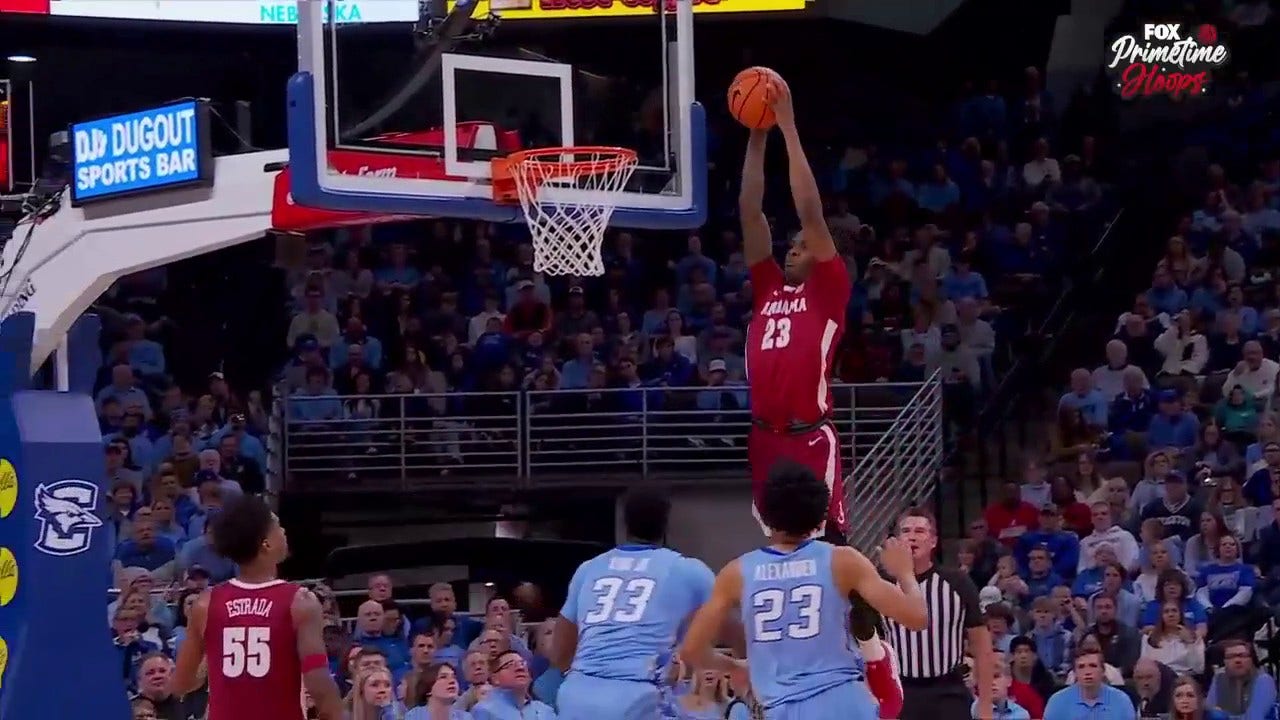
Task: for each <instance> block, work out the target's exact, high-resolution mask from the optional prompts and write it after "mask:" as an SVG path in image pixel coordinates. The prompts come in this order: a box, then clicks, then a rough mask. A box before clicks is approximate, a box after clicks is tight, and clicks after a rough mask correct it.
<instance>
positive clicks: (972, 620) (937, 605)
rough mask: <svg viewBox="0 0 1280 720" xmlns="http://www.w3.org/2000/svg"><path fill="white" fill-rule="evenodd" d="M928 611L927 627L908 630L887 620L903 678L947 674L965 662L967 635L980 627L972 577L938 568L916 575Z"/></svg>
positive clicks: (980, 618) (951, 569) (980, 616)
mask: <svg viewBox="0 0 1280 720" xmlns="http://www.w3.org/2000/svg"><path fill="white" fill-rule="evenodd" d="M916 582H918V583H919V584H920V591H921V594H923V595H924V601H925V606H926V607H927V608H928V611H929V619H928V623H929V624H928V627H926V628H925V629H924V630H918V631H916V630H908V629H907V628H905V627H903V626H902V625H900V624H898V623H897V622H895V621H893V620H889V619H887V618H886V620H885V624H886V625H887V626H888V627H887V630H888V633H889V637H888V640H889V642H890V643H891V644H892V645H893V647H894V650H895V651H896V652H897V655H898V662H899V664H900V665H901V671H902V677H904V678H907V679H911V680H925V679H929V678H936V677H940V676H942V675H946V674H947V673H950V672H951V671H953V670H955V668H956V666H957V665H959V664H960V663H961V662H962V661H963V660H964V648H965V634H966V631H967V630H969V629H970V628H975V627H981V626H982V624H983V619H982V611H981V610H979V609H978V588H977V587H976V586H975V585H974V584H973V581H972V580H970V579H969V575H968V574H967V573H965V572H963V571H961V570H956V569H953V568H940V567H937V566H936V565H935V566H934V567H931V568H929V569H928V570H927V571H925V572H924V574H922V575H917V576H916Z"/></svg>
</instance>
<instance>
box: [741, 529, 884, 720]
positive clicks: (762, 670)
mask: <svg viewBox="0 0 1280 720" xmlns="http://www.w3.org/2000/svg"><path fill="white" fill-rule="evenodd" d="M834 551H835V548H834V547H833V546H831V545H829V544H828V543H825V542H821V541H816V540H814V541H809V542H807V543H804V544H803V545H800V546H799V547H797V548H796V549H795V550H792V551H791V552H783V551H781V550H778V549H776V548H772V547H765V548H761V549H759V550H754V551H752V552H749V553H747V554H746V555H743V556H742V558H741V560H740V564H741V568H742V626H743V627H744V628H745V629H746V635H747V659H748V665H749V666H750V673H751V688H752V690H753V691H754V692H755V695H756V697H757V698H759V700H760V703H761V704H762V705H764V707H765V708H767V709H772V708H776V707H778V706H780V705H784V704H787V703H794V702H799V701H802V700H806V699H808V698H811V697H813V696H815V695H818V694H820V693H823V692H826V691H827V690H830V689H831V688H834V687H839V686H841V685H845V684H848V683H850V682H853V681H854V680H856V679H858V674H859V672H858V668H860V667H861V666H862V657H861V655H860V654H859V653H858V652H857V651H856V650H855V649H854V645H853V643H852V642H851V641H850V638H849V631H848V629H847V624H848V617H849V598H848V596H847V595H846V594H845V593H843V592H841V591H840V588H839V587H838V586H837V585H836V581H835V573H834V572H833V571H832V554H833V553H834ZM824 631H825V632H824Z"/></svg>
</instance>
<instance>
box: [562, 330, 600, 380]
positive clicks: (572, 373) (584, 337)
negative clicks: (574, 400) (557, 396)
mask: <svg viewBox="0 0 1280 720" xmlns="http://www.w3.org/2000/svg"><path fill="white" fill-rule="evenodd" d="M573 347H574V353H575V355H574V356H573V358H572V359H570V360H569V361H567V362H566V363H565V364H564V366H563V367H561V368H560V389H562V390H580V389H582V388H585V387H586V386H587V379H588V378H589V377H590V376H591V370H592V368H594V367H595V366H596V364H597V363H598V362H600V359H599V358H597V357H596V347H595V343H594V342H592V340H591V335H590V334H588V333H581V334H580V335H578V337H577V338H576V339H575V340H574V346H573Z"/></svg>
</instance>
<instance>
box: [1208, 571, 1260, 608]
mask: <svg viewBox="0 0 1280 720" xmlns="http://www.w3.org/2000/svg"><path fill="white" fill-rule="evenodd" d="M1257 584H1258V574H1257V573H1256V572H1255V571H1254V569H1253V567H1252V566H1250V565H1245V564H1244V563H1235V564H1233V565H1222V564H1221V563H1209V564H1207V565H1201V566H1200V573H1199V576H1198V577H1197V578H1196V585H1198V586H1199V587H1203V588H1208V589H1209V602H1210V604H1212V605H1213V606H1214V607H1215V608H1220V607H1222V606H1223V605H1225V604H1226V602H1227V601H1228V600H1230V599H1231V598H1232V596H1234V595H1235V594H1236V592H1237V591H1239V590H1240V588H1242V587H1250V588H1251V587H1253V586H1255V585H1257Z"/></svg>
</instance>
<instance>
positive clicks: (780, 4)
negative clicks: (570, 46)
mask: <svg viewBox="0 0 1280 720" xmlns="http://www.w3.org/2000/svg"><path fill="white" fill-rule="evenodd" d="M808 2H812V0H694V12H697V13H700V14H711V13H751V12H771V11H785V10H793V11H794V10H803V9H804V8H805V5H806V3H808ZM655 3H663V4H665V5H667V6H673V5H674V0H480V4H479V7H478V8H477V9H476V14H477V15H478V16H483V15H485V14H488V13H489V12H496V13H498V14H500V15H501V16H502V18H503V19H504V20H574V19H578V18H606V17H627V16H642V15H651V14H653V12H654V11H655ZM325 4H326V5H327V6H328V7H329V9H330V12H331V13H332V14H333V17H334V19H335V20H336V21H337V22H339V23H346V24H372V23H395V22H414V21H416V20H417V19H418V0H326V1H325ZM455 4H456V0H448V5H449V8H450V9H452V8H453V6H454V5H455ZM5 12H10V13H28V14H34V15H52V16H58V17H83V18H103V19H111V20H164V21H171V22H192V23H228V24H237V25H290V24H295V23H297V21H298V8H297V3H296V2H294V1H293V0H0V13H5Z"/></svg>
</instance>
